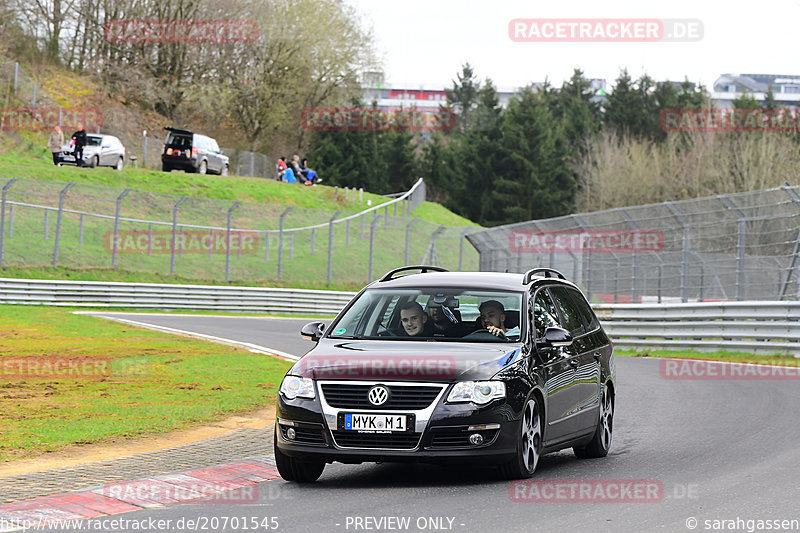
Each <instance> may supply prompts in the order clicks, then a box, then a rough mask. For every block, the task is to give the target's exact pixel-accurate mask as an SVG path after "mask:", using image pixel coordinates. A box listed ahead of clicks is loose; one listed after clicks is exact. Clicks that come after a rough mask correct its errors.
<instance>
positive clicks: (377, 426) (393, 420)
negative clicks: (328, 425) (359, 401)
mask: <svg viewBox="0 0 800 533" xmlns="http://www.w3.org/2000/svg"><path fill="white" fill-rule="evenodd" d="M413 422H414V416H413V415H374V414H363V413H340V414H339V429H344V430H348V431H361V432H375V433H384V432H393V431H410V430H413V427H411V426H413Z"/></svg>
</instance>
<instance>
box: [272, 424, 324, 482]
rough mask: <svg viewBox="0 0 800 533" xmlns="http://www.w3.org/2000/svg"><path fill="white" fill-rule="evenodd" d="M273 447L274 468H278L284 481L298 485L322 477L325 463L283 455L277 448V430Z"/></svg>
mask: <svg viewBox="0 0 800 533" xmlns="http://www.w3.org/2000/svg"><path fill="white" fill-rule="evenodd" d="M273 447H274V451H275V466H277V467H278V473H279V474H280V475H281V477H282V478H283V479H285V480H286V481H296V482H298V483H313V482H314V481H316V480H318V479H319V476H321V475H322V471H323V470H325V462H324V461H319V460H313V459H312V460H306V461H301V460H299V459H296V458H294V457H290V456H288V455H286V454H285V453H283V452H282V451H281V450H280V449H279V448H278V430H277V428H276V429H275V438H274V440H273Z"/></svg>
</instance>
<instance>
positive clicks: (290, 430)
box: [286, 428, 295, 440]
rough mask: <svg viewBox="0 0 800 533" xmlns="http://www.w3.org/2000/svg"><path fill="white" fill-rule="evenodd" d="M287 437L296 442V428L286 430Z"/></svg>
mask: <svg viewBox="0 0 800 533" xmlns="http://www.w3.org/2000/svg"><path fill="white" fill-rule="evenodd" d="M286 436H287V437H289V438H290V439H292V440H294V436H295V432H294V428H289V429H287V430H286Z"/></svg>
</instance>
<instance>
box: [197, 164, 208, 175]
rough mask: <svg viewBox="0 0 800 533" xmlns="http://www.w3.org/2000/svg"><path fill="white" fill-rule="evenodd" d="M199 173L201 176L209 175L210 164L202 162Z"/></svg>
mask: <svg viewBox="0 0 800 533" xmlns="http://www.w3.org/2000/svg"><path fill="white" fill-rule="evenodd" d="M197 172H198V173H200V174H208V163H206V162H205V161H202V162H201V163H200V168H199V169H198V170H197Z"/></svg>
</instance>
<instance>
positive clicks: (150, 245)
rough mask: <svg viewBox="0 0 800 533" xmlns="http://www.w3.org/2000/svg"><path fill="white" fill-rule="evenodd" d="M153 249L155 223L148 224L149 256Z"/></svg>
mask: <svg viewBox="0 0 800 533" xmlns="http://www.w3.org/2000/svg"><path fill="white" fill-rule="evenodd" d="M152 250H153V225H152V224H148V225H147V257H150V253H151V251H152Z"/></svg>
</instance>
